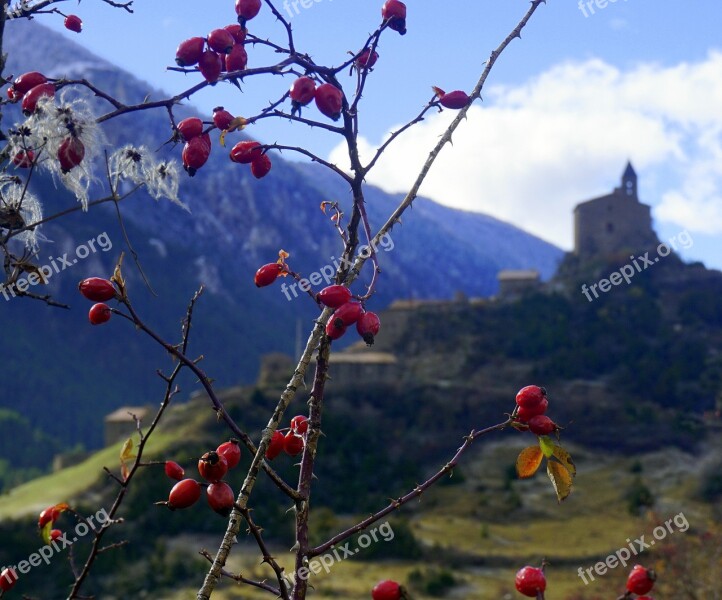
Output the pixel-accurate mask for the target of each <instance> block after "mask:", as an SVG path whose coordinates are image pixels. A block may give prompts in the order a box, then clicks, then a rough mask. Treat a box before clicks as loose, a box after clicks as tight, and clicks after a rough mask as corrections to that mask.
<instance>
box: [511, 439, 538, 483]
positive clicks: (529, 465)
mask: <svg viewBox="0 0 722 600" xmlns="http://www.w3.org/2000/svg"><path fill="white" fill-rule="evenodd" d="M543 457H544V455H543V454H542V451H541V449H540V448H539V447H538V446H529V447H528V448H524V450H522V451H521V453H520V454H519V458H517V459H516V472H517V475H519V478H520V479H527V478H529V477H532V476H533V475H534V473H536V472H537V470H538V469H539V466H540V465H541V462H542V458H543Z"/></svg>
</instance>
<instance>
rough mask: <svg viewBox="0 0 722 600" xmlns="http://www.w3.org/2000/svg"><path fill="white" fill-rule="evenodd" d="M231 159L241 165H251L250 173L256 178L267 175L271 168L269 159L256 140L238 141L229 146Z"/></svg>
mask: <svg viewBox="0 0 722 600" xmlns="http://www.w3.org/2000/svg"><path fill="white" fill-rule="evenodd" d="M230 156H231V161H233V162H235V163H239V164H241V165H251V173H252V174H253V176H254V177H255V178H256V179H261V178H263V177H265V176H266V175H268V172H269V171H270V170H271V159H270V158H269V157H268V154H266V153H265V152H263V147H262V146H261V144H259V143H258V142H254V141H244V142H238V143H237V144H236V145H235V146H233V148H231V155H230Z"/></svg>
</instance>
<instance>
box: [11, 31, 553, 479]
mask: <svg viewBox="0 0 722 600" xmlns="http://www.w3.org/2000/svg"><path fill="white" fill-rule="evenodd" d="M5 50H6V51H8V52H9V56H8V62H7V68H6V75H9V74H18V73H22V72H25V71H28V70H41V71H43V72H45V73H46V74H47V75H49V76H55V77H60V76H68V77H73V76H77V77H87V78H89V79H92V80H93V82H94V83H95V84H96V85H97V86H99V87H100V88H102V89H105V90H107V91H109V92H110V93H112V94H113V95H114V96H116V97H117V98H118V99H120V100H122V101H126V102H140V101H142V99H143V98H145V97H146V96H147V95H150V97H153V98H159V97H162V96H163V93H162V92H161V91H159V90H156V89H153V86H152V85H149V84H147V83H145V82H141V81H138V80H137V79H136V78H134V77H133V76H132V75H131V74H129V73H126V72H123V71H121V70H119V69H117V68H116V67H115V66H113V65H112V64H109V63H107V62H106V61H104V60H101V59H99V58H97V57H95V56H93V55H92V54H90V53H89V52H87V51H86V50H84V49H83V48H81V47H80V46H78V45H76V44H74V43H73V42H71V41H69V40H67V39H65V38H63V37H62V36H59V35H58V34H56V33H53V32H52V31H50V30H47V29H44V28H43V27H42V26H41V25H39V24H37V23H36V22H26V21H23V20H19V21H13V22H12V23H9V24H8V26H7V27H6V31H5ZM16 50H17V51H16ZM19 50H21V51H19ZM95 107H96V110H98V112H99V113H102V112H105V111H107V109H108V106H107V105H105V104H103V103H102V102H101V101H97V102H96V103H95ZM191 114H194V113H193V109H192V107H191V106H185V107H181V108H180V109H179V112H178V115H179V116H187V115H191ZM17 118H18V113H17V110H16V107H12V106H10V107H8V106H4V107H3V121H2V123H3V126H9V125H10V124H11V123H12V122H13V121H14V120H15V119H17ZM103 129H104V133H105V135H106V137H107V138H108V141H109V142H110V144H111V145H120V144H124V143H126V142H129V141H131V140H133V141H135V142H136V143H138V142H141V143H145V144H146V145H147V146H148V147H150V148H161V150H160V152H161V153H162V154H164V155H167V154H168V153H170V154H172V155H173V156H175V157H176V158H179V157H180V148H178V147H176V148H171V147H170V146H167V145H166V146H164V145H163V144H164V142H165V141H166V140H167V139H168V138H169V137H170V131H169V127H168V122H167V116H166V115H165V114H164V112H163V111H155V112H154V111H145V112H141V113H137V114H134V115H130V116H126V117H123V118H119V119H117V120H112V121H110V122H108V123H106V124H105V125H104V127H103ZM249 133H250V134H253V133H254V132H253V131H250V132H249ZM234 135H236V136H238V135H239V134H234ZM234 139H240V137H237V138H234ZM273 160H274V170H273V174H272V176H269V177H267V178H266V179H265V180H263V181H256V180H255V179H253V178H252V177H251V176H250V174H249V173H248V171H247V170H241V169H239V168H238V165H234V164H232V163H231V162H230V161H229V160H228V159H227V156H226V152H225V151H220V149H217V150H216V151H215V152H214V153H213V155H212V157H211V160H210V161H209V163H208V164H207V165H206V166H205V167H204V169H203V171H202V172H201V173H200V174H199V175H198V176H196V177H195V178H192V179H191V178H188V177H185V178H184V179H183V182H182V185H181V194H180V195H181V198H182V199H183V200H185V201H186V202H187V203H188V205H189V206H190V208H191V212H190V213H186V212H185V211H183V210H181V209H179V208H178V207H177V206H175V205H171V204H170V203H167V202H161V203H157V202H155V201H152V200H151V199H150V198H149V197H148V196H147V195H146V194H144V193H139V194H136V195H135V196H133V197H131V198H130V199H128V200H126V201H124V202H123V203H122V204H121V206H120V208H121V211H122V215H123V219H124V222H125V225H126V229H127V232H128V236H129V238H130V240H131V241H132V244H133V246H134V248H135V249H136V250H137V252H138V254H139V257H140V261H141V263H142V265H143V268H144V270H145V271H146V273H147V274H148V277H149V280H150V282H151V285H152V287H153V288H154V290H155V291H156V292H157V296H155V297H154V296H153V295H152V294H151V293H150V292H149V291H148V290H147V289H146V287H145V285H144V284H143V282H142V280H141V277H140V275H139V273H138V271H137V270H136V269H134V268H133V266H132V261H130V260H129V257H128V260H126V270H125V271H126V276H127V277H128V281H129V285H130V289H131V293H132V298H133V300H134V302H135V305H136V307H137V308H138V310H139V312H140V313H141V315H143V317H144V318H145V319H146V320H147V322H148V323H149V324H151V325H152V326H153V327H154V328H155V329H156V330H157V331H159V332H160V333H161V334H162V335H164V336H167V337H168V338H171V339H173V336H177V329H178V327H177V324H178V322H179V319H180V318H181V316H182V314H183V311H184V307H185V304H186V302H187V300H188V299H189V298H190V297H191V296H192V294H193V292H194V291H195V290H196V289H197V287H198V286H199V285H200V284H201V283H203V284H204V285H205V286H206V294H205V295H204V297H203V299H202V301H201V302H200V304H199V306H198V310H197V311H196V325H197V327H196V328H195V329H194V334H193V340H192V352H197V353H198V354H201V353H202V354H203V355H204V356H205V361H204V368H205V369H206V370H207V371H208V373H209V374H210V375H211V376H212V377H213V378H214V379H215V380H216V381H217V382H218V384H219V385H221V386H228V385H235V384H238V383H248V382H249V381H251V380H252V378H253V377H254V376H255V373H256V372H257V370H258V362H259V357H260V356H261V355H263V354H265V353H268V352H271V351H281V352H285V353H293V352H294V348H295V338H296V327H297V323H298V322H299V321H300V323H301V324H302V325H303V324H304V323H308V322H309V320H310V319H311V318H313V316H314V314H315V310H316V309H315V307H314V306H313V304H312V303H310V302H307V301H303V300H301V301H294V302H289V301H287V299H286V298H285V297H284V295H283V294H282V293H281V292H280V290H279V289H277V288H276V289H270V290H262V291H260V292H259V291H258V290H257V289H256V288H255V286H254V285H253V282H252V281H253V274H254V272H255V270H256V269H257V268H258V266H259V265H261V264H264V263H266V262H269V261H272V260H274V259H275V258H276V256H277V253H278V250H279V249H280V248H284V249H285V250H287V251H289V252H290V253H291V264H292V266H293V268H294V269H295V270H296V271H297V272H300V273H306V274H308V273H311V272H314V271H317V270H318V269H320V268H321V267H322V266H323V265H324V264H325V263H326V262H331V261H332V258H333V257H335V256H337V255H338V253H339V251H340V244H339V240H338V237H337V235H336V234H335V232H334V230H333V228H332V227H331V226H330V225H329V223H328V221H327V219H325V218H324V217H323V215H322V213H321V212H320V211H319V210H318V206H319V203H320V200H321V199H329V198H338V200H339V201H340V202H341V204H342V205H343V206H345V207H346V209H348V200H347V198H346V197H345V195H344V193H343V190H341V189H340V188H339V187H338V186H337V184H335V182H332V181H331V180H330V179H328V178H324V177H323V176H319V175H318V174H317V173H315V172H311V171H309V168H308V167H307V166H305V165H299V164H296V163H291V162H286V161H284V160H283V158H282V157H280V156H274V158H273ZM229 182H232V185H229ZM32 189H33V190H34V191H35V192H36V193H38V194H39V195H41V196H42V197H43V198H45V199H46V201H47V206H46V213H49V212H51V211H53V210H57V209H61V208H65V207H70V206H74V205H75V201H74V199H72V198H70V197H69V196H68V194H66V193H65V192H64V191H63V190H61V189H57V187H56V185H55V184H54V182H52V181H50V180H48V179H43V178H37V177H36V178H35V179H34V181H33V185H32ZM368 194H369V207H368V208H369V213H370V215H371V219H372V221H373V223H374V224H378V223H380V222H381V221H382V220H383V219H385V217H386V215H387V214H388V213H389V212H390V210H391V209H392V208H393V207H394V206H395V203H396V202H397V200H398V199H397V198H396V197H394V196H393V195H388V194H385V193H384V192H382V191H381V190H378V189H374V188H369V190H368ZM417 207H418V208H417V209H415V210H414V211H412V212H411V213H410V215H409V218H408V219H407V220H406V221H405V226H404V227H400V228H397V229H396V230H395V231H394V237H393V247H394V251H389V252H383V253H381V257H380V261H381V264H382V267H383V268H384V270H385V271H386V272H388V273H389V275H390V277H389V279H388V281H393V286H388V285H383V284H382V285H380V287H379V289H378V293H377V294H376V296H375V297H374V300H373V303H372V304H373V305H374V308H375V309H382V308H384V307H385V306H387V305H388V304H389V303H390V302H392V301H393V300H395V299H397V298H400V297H407V296H413V297H417V298H443V297H449V296H451V295H452V294H454V293H455V292H456V291H457V290H463V291H464V292H465V293H467V294H470V295H482V296H487V295H490V294H492V293H494V292H495V290H496V285H497V284H496V273H497V272H498V271H499V270H500V269H504V268H537V269H539V271H540V272H541V273H542V275H543V276H544V277H545V278H549V277H551V276H552V274H553V272H554V269H555V266H556V264H557V262H558V261H559V259H560V258H561V251H560V250H559V249H558V248H555V247H553V246H551V245H549V244H547V243H546V242H543V241H541V240H539V239H537V238H534V237H533V236H530V235H528V234H526V233H524V232H523V231H521V230H519V229H517V228H515V227H513V226H511V225H509V224H506V223H502V222H499V221H496V220H493V219H490V218H488V217H484V216H483V215H468V214H462V213H459V212H458V211H454V210H452V209H448V208H444V207H442V206H439V205H436V204H434V203H433V202H431V201H429V200H424V199H419V201H418V203H417ZM102 233H107V236H108V238H109V240H110V241H111V242H112V249H109V250H108V251H107V252H97V253H94V254H91V256H90V257H89V258H88V259H87V260H84V261H80V262H78V264H77V265H75V266H74V267H73V269H72V272H71V273H67V274H63V275H64V276H63V277H60V276H59V277H57V278H54V279H52V280H51V282H50V283H49V285H48V290H49V291H50V292H51V293H52V294H53V296H54V297H55V298H56V299H57V300H59V301H61V302H63V303H67V304H69V305H70V306H71V309H70V311H62V310H56V309H49V308H48V307H46V306H44V305H42V304H39V303H37V302H31V301H27V300H12V301H7V302H3V303H2V311H1V312H0V323H1V324H2V327H3V331H4V333H5V336H4V337H5V339H8V340H13V343H7V344H3V347H2V349H0V361H1V362H2V364H3V365H4V368H5V378H4V381H5V393H4V394H3V396H2V399H0V407H1V408H7V409H10V410H13V411H15V412H16V413H18V414H19V415H21V416H22V417H24V418H26V419H28V420H29V421H30V422H31V423H32V424H33V427H35V428H38V429H37V431H36V434H37V436H40V437H43V436H45V437H46V438H48V439H47V441H46V442H43V444H41V445H39V446H38V447H37V449H36V450H37V451H36V453H35V457H34V459H33V461H32V465H34V466H45V465H47V463H48V462H49V459H50V457H51V456H52V454H53V453H54V452H55V450H57V448H58V447H59V446H60V447H65V448H68V447H72V446H75V445H76V444H78V443H79V444H82V445H84V446H86V447H88V448H97V447H98V446H99V445H100V444H101V439H102V418H103V416H104V415H105V414H107V413H109V412H111V411H112V410H113V409H115V408H117V407H118V406H121V405H124V404H128V403H131V404H144V403H146V402H155V401H156V398H157V391H158V390H159V383H160V380H158V378H157V377H156V376H155V370H156V369H157V368H163V367H165V366H167V363H165V362H164V360H165V358H164V357H163V355H162V353H161V352H158V349H157V348H156V347H154V346H152V345H151V344H149V343H148V342H147V341H146V340H145V339H142V338H141V337H140V336H139V335H138V334H137V333H136V332H134V331H132V330H131V329H130V328H128V327H125V326H124V324H122V323H111V324H110V325H109V326H108V327H105V328H103V329H102V331H101V330H99V329H91V328H89V327H88V326H87V321H86V311H87V308H88V307H87V305H86V304H85V303H84V302H82V301H80V300H79V298H78V296H77V293H76V291H75V286H76V284H77V282H78V281H79V280H80V279H82V278H84V277H86V276H89V275H105V276H107V275H108V274H110V273H111V271H112V267H113V265H114V263H115V261H116V260H117V259H118V256H119V255H120V252H121V251H123V250H125V251H126V252H127V248H126V247H125V244H124V241H123V235H122V231H121V229H120V226H119V224H118V220H117V217H116V215H115V213H114V209H113V207H108V206H101V207H97V208H94V209H92V210H91V211H89V213H87V214H80V213H76V214H74V215H72V216H70V217H68V218H66V219H63V220H60V221H58V222H57V223H52V224H48V225H47V226H46V227H44V228H43V234H44V235H45V236H46V237H47V238H48V240H49V241H48V242H47V243H45V244H43V245H42V247H41V250H40V255H39V257H38V260H39V262H40V263H41V264H45V263H46V262H48V261H49V260H50V257H52V256H58V255H59V254H60V255H62V253H64V252H68V253H72V252H74V249H75V248H76V247H77V246H78V245H79V244H83V243H85V242H86V241H87V240H89V239H94V238H95V237H96V236H98V235H100V234H102ZM480 239H483V240H484V243H481V244H480V243H478V240H480ZM508 240H513V241H514V243H513V244H512V243H507V241H508ZM432 249H433V251H432ZM61 250H62V252H60V251H61ZM71 256H72V254H71ZM470 273H473V276H470V275H469V274H470ZM359 285H360V284H359ZM229 349H233V351H230V352H229V351H228V350H229ZM39 373H41V374H42V376H38V374H39ZM182 383H183V384H184V385H183V387H184V393H185V394H186V395H189V394H190V393H191V392H192V391H193V390H194V389H195V386H194V383H193V381H192V380H189V381H185V382H182ZM6 458H7V459H8V460H14V458H15V457H14V456H13V455H8V456H6Z"/></svg>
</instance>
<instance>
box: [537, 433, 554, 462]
mask: <svg viewBox="0 0 722 600" xmlns="http://www.w3.org/2000/svg"><path fill="white" fill-rule="evenodd" d="M555 445H556V444H554V442H553V441H552V439H551V438H550V437H549V436H548V435H540V436H539V447H540V448H541V450H542V452H543V453H544V456H546V457H547V458H551V456H552V455H553V454H554V446H555Z"/></svg>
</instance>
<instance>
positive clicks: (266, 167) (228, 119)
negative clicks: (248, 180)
mask: <svg viewBox="0 0 722 600" xmlns="http://www.w3.org/2000/svg"><path fill="white" fill-rule="evenodd" d="M242 123H243V119H242V118H241V117H234V116H233V115H232V114H231V113H230V112H228V111H227V110H226V109H225V108H223V107H222V106H217V107H216V108H214V109H213V120H212V123H205V122H204V121H202V120H201V119H199V118H198V117H188V118H187V119H183V120H182V121H181V122H180V123H178V125H177V127H176V132H177V134H176V139H180V140H181V141H184V142H185V145H184V146H183V153H182V158H183V168H184V169H185V170H186V172H187V173H188V175H190V176H191V177H193V176H194V175H195V174H196V171H197V170H198V169H200V168H201V167H202V166H203V165H205V164H206V162H207V161H208V157H209V156H210V155H211V136H210V135H209V132H210V131H211V129H213V128H214V127H215V128H217V129H219V130H221V131H223V132H224V134H223V135H225V133H227V132H229V131H234V130H236V129H238V128H240V127H242ZM206 124H208V125H209V127H208V129H206V130H204V125H206ZM249 144H250V145H253V146H254V147H256V146H257V147H258V155H257V156H256V155H254V156H253V157H252V158H251V159H250V160H248V161H245V160H244V161H243V162H249V163H252V164H251V170H252V171H253V174H254V175H255V176H256V177H257V178H261V177H264V176H265V175H266V174H267V173H268V171H270V170H271V161H270V159H269V158H268V157H267V156H265V154H262V152H261V151H262V148H261V147H260V144H259V143H258V142H239V143H238V144H236V145H235V146H234V147H233V150H231V160H232V161H234V162H241V161H240V160H237V158H239V150H240V149H241V148H245V147H246V146H248V145H249ZM244 158H245V157H244Z"/></svg>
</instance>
